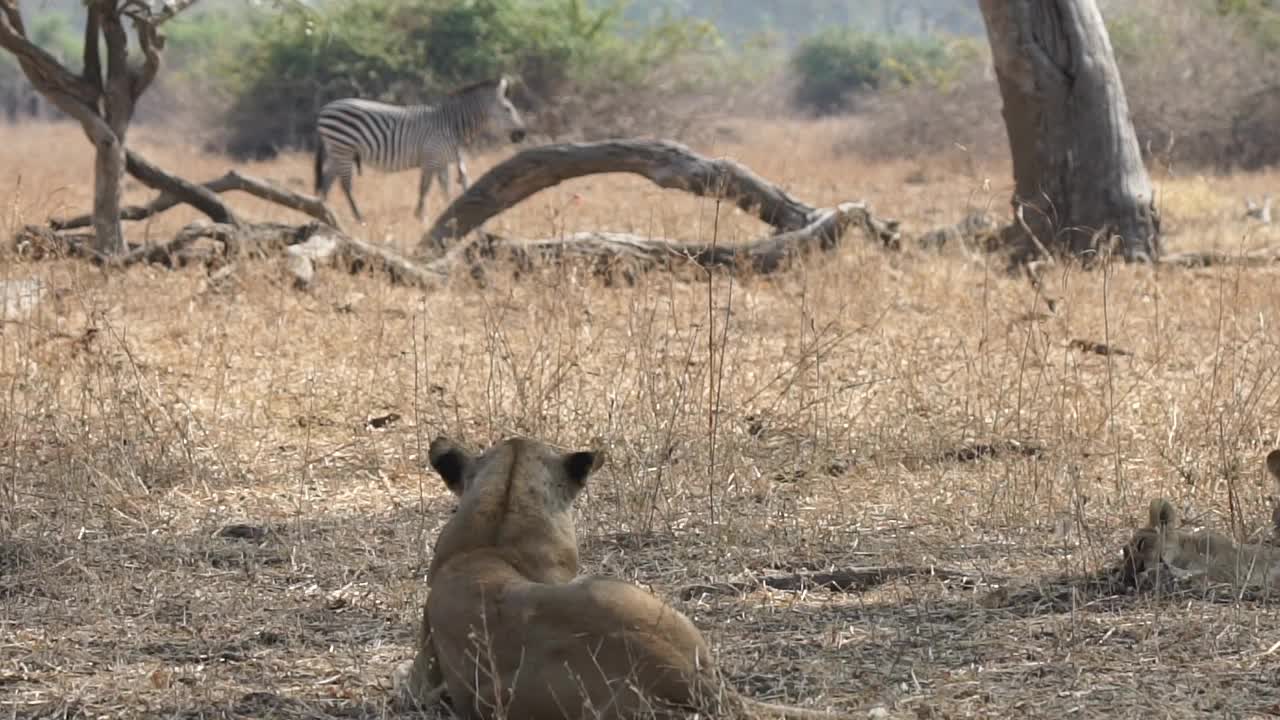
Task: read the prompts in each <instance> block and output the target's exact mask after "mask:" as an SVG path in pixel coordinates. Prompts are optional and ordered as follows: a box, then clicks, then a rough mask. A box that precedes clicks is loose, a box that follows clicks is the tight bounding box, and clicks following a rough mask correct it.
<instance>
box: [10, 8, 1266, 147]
mask: <svg viewBox="0 0 1280 720" xmlns="http://www.w3.org/2000/svg"><path fill="white" fill-rule="evenodd" d="M20 2H21V3H22V4H23V5H24V7H25V8H26V12H27V16H28V19H29V22H28V26H29V30H30V32H31V34H32V36H33V38H35V39H36V40H37V42H39V43H40V44H41V45H42V46H43V47H45V48H46V49H48V50H50V51H51V52H53V53H54V54H55V55H58V56H60V57H62V58H64V59H65V60H66V61H67V62H68V64H69V66H70V67H71V68H72V69H78V68H79V65H80V52H81V51H80V43H81V40H80V33H81V31H82V23H83V8H82V5H81V0H20ZM1100 2H1101V4H1102V9H1103V15H1104V17H1105V19H1106V21H1107V24H1108V27H1109V29H1110V35H1111V41H1112V45H1113V46H1114V48H1115V52H1116V56H1117V60H1118V62H1119V66H1120V72H1121V75H1122V77H1123V79H1124V83H1125V90H1126V93H1127V95H1128V98H1129V104H1130V110H1131V112H1132V117H1133V120H1134V125H1135V129H1136V130H1137V133H1138V137H1139V140H1140V142H1141V143H1142V147H1143V150H1144V152H1145V153H1146V155H1147V158H1148V159H1149V160H1152V161H1158V162H1162V163H1174V164H1180V165H1181V166H1183V167H1212V168H1215V169H1229V168H1244V169H1253V168H1258V167H1262V166H1265V165H1270V164H1275V163H1277V162H1280V123H1277V122H1276V121H1275V118H1277V117H1280V81H1277V80H1276V79H1275V78H1277V77H1280V2H1276V0H1100ZM853 28H857V29H856V30H854V29H853ZM166 33H167V35H168V36H169V42H168V45H167V48H166V54H165V69H164V71H163V72H162V73H161V74H160V77H159V78H158V80H157V82H156V86H155V88H154V89H153V90H152V91H150V92H148V93H147V95H146V96H144V98H143V101H142V103H141V104H140V106H139V108H138V115H137V118H138V121H139V122H144V123H152V124H157V125H158V124H168V125H172V126H175V127H176V128H179V129H180V130H181V132H182V134H183V136H184V137H188V138H194V139H196V140H197V141H198V142H200V143H202V144H205V145H207V146H208V147H210V149H217V150H230V151H231V152H232V153H233V154H234V155H235V156H236V157H238V158H246V157H264V156H269V155H271V154H273V153H275V152H276V151H278V150H279V149H282V148H301V149H309V148H311V147H312V145H313V143H314V140H315V138H314V121H315V113H316V111H317V110H318V109H319V107H320V105H322V104H323V103H325V102H327V101H328V100H331V99H333V98H337V97H343V96H353V95H354V96H361V97H368V98H374V99H379V100H384V101H388V102H395V103H402V104H403V103H412V102H429V101H433V100H435V99H438V98H439V97H440V96H441V95H443V94H444V93H446V92H448V91H449V90H450V89H452V88H454V87H457V86H458V85H461V84H464V83H467V82H471V81H474V80H479V79H482V78H486V77H492V76H494V75H497V74H498V73H500V72H506V73H511V74H514V75H517V76H519V77H520V78H522V80H523V83H522V84H521V85H520V86H518V87H517V88H515V92H514V93H513V94H514V99H515V100H516V103H517V105H518V106H519V107H520V108H521V109H522V110H523V111H525V113H526V115H527V116H528V120H529V121H530V123H531V125H532V128H531V129H532V130H533V131H534V132H535V133H539V134H541V135H543V136H544V137H550V138H560V137H570V138H574V137H576V138H587V139H590V138H599V137H603V136H619V135H629V136H634V135H649V136H662V137H670V138H675V139H679V140H685V141H690V142H696V141H697V140H698V139H699V138H703V137H707V135H706V134H704V133H705V132H706V131H708V130H714V125H713V124H712V123H710V122H707V120H708V118H710V117H714V116H716V115H738V116H752V115H755V116H763V117H776V116H777V115H778V114H780V113H783V112H787V111H794V112H798V113H803V114H808V115H814V114H817V115H831V114H849V115H855V116H857V122H855V123H850V130H849V133H848V136H847V137H846V138H845V139H843V140H842V141H841V143H840V150H842V151H845V152H859V153H864V154H867V155H871V156H881V157H898V158H901V157H913V156H914V157H922V158H925V157H929V156H932V155H936V154H937V153H939V152H951V151H954V150H955V149H957V148H961V149H963V150H964V151H966V152H976V153H984V154H996V155H998V154H1001V153H1006V152H1007V149H1006V148H1005V147H1004V145H1005V136H1004V128H1003V123H1002V119H1001V116H1000V99H999V93H998V90H997V88H996V85H995V79H994V76H993V73H992V72H991V67H990V57H989V51H988V49H987V47H986V37H985V35H984V31H983V27H982V22H981V17H980V15H979V14H978V12H977V6H976V3H973V2H971V0H794V1H791V0H789V2H787V3H784V4H780V3H778V2H776V1H775V0H734V2H726V0H630V1H628V0H312V1H311V2H309V3H306V4H304V3H301V2H296V1H295V0H273V1H272V2H265V3H264V2H261V0H256V1H254V2H250V1H249V0H204V2H201V3H199V4H197V5H196V6H195V7H194V8H193V9H192V10H191V11H188V13H185V14H184V15H183V16H182V17H181V18H179V19H178V20H176V21H174V22H173V23H170V24H169V25H168V26H167V27H166ZM57 115H58V113H57V111H56V110H54V109H52V108H49V107H48V105H47V103H44V102H42V101H41V100H40V99H39V97H38V96H36V95H35V94H34V93H33V92H32V91H31V90H30V88H29V87H28V85H27V83H26V81H25V79H24V78H23V77H22V74H21V72H20V71H19V69H18V68H17V66H16V63H15V62H14V61H13V59H12V58H11V57H9V56H8V54H7V53H0V119H3V118H5V117H8V118H9V119H16V118H21V117H26V116H36V117H56V116H57Z"/></svg>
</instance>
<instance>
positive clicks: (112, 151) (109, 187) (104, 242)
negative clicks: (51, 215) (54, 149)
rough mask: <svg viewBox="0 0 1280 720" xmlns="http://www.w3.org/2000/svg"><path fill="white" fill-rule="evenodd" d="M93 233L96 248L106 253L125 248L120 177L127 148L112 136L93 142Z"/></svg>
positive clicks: (110, 253) (116, 252)
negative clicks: (94, 151) (121, 220)
mask: <svg viewBox="0 0 1280 720" xmlns="http://www.w3.org/2000/svg"><path fill="white" fill-rule="evenodd" d="M94 147H95V149H96V150H97V153H96V155H95V156H94V159H93V232H94V237H95V238H96V241H95V242H94V249H95V250H97V251H98V252H100V253H102V254H103V255H118V254H120V253H123V252H124V251H125V249H126V248H125V242H124V230H123V229H122V228H121V227H120V176H121V175H123V174H124V147H123V146H121V145H120V141H119V139H118V138H116V137H115V136H113V135H107V136H104V137H102V138H100V139H99V140H98V141H97V142H95V143H94Z"/></svg>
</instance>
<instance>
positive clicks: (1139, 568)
mask: <svg viewBox="0 0 1280 720" xmlns="http://www.w3.org/2000/svg"><path fill="white" fill-rule="evenodd" d="M1177 525H1178V510H1177V508H1175V507H1174V506H1173V503H1171V502H1169V501H1168V500H1166V499H1164V498H1156V499H1154V500H1152V501H1151V505H1150V506H1149V507H1148V508H1147V526H1146V527H1143V528H1138V529H1137V530H1136V531H1134V533H1133V537H1132V538H1130V539H1129V543H1128V544H1127V545H1125V546H1124V551H1123V553H1122V554H1123V562H1122V566H1121V569H1122V571H1123V578H1124V581H1125V584H1127V585H1130V586H1133V585H1136V584H1137V580H1138V577H1139V576H1140V575H1142V573H1144V572H1146V571H1148V570H1150V569H1152V568H1154V567H1156V566H1157V565H1159V564H1160V563H1161V562H1162V561H1163V560H1164V553H1165V545H1166V544H1167V543H1168V542H1169V535H1170V533H1172V532H1176V529H1175V528H1176V527H1177Z"/></svg>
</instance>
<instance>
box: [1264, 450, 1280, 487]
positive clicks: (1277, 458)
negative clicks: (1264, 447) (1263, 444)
mask: <svg viewBox="0 0 1280 720" xmlns="http://www.w3.org/2000/svg"><path fill="white" fill-rule="evenodd" d="M1267 470H1268V471H1269V472H1270V473H1271V477H1273V478H1275V479H1276V480H1280V450H1272V451H1271V452H1269V453H1267Z"/></svg>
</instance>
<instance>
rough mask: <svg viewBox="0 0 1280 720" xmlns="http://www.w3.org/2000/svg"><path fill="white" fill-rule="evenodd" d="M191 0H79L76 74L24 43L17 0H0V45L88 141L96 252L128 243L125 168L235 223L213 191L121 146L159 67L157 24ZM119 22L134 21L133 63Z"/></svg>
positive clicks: (122, 248) (118, 250)
mask: <svg viewBox="0 0 1280 720" xmlns="http://www.w3.org/2000/svg"><path fill="white" fill-rule="evenodd" d="M195 2H196V0H169V1H168V2H165V3H163V4H162V5H160V6H159V7H152V6H151V5H150V4H149V3H147V2H144V1H143V0H86V2H85V9H86V17H85V29H84V58H83V67H82V68H81V71H80V72H79V73H75V72H72V71H71V70H69V69H67V68H66V67H65V66H64V65H63V64H62V63H60V62H59V61H58V59H57V58H55V57H54V56H53V55H52V54H50V53H49V52H47V51H45V50H44V49H42V48H40V47H39V46H37V45H35V44H34V43H33V42H31V40H30V39H29V38H28V36H27V30H26V23H25V22H24V20H23V17H22V12H21V10H20V9H19V8H18V2H17V0H0V47H3V48H4V49H5V50H8V51H9V52H10V53H12V54H13V55H14V57H15V58H17V60H18V64H19V65H20V66H21V68H22V71H23V73H24V74H25V75H26V76H27V79H28V80H29V81H30V82H31V84H32V86H33V87H34V88H35V89H36V90H37V91H39V92H40V94H42V95H44V96H45V97H46V98H48V99H49V101H50V102H51V103H53V104H54V105H55V106H56V107H57V108H58V109H60V110H62V111H63V112H64V113H66V114H67V115H69V116H70V117H72V118H73V119H75V120H76V121H77V122H79V123H80V127H81V128H83V129H84V132H85V135H86V136H88V138H89V141H90V142H91V143H93V146H94V151H95V159H94V175H93V179H94V187H93V198H94V199H93V228H94V244H95V249H96V250H97V252H98V253H99V254H101V255H104V256H111V255H119V254H122V253H124V252H125V251H126V249H127V246H126V244H125V239H124V234H123V233H122V231H121V226H120V197H121V178H122V176H123V175H124V173H125V172H126V171H127V172H129V173H130V174H132V175H133V176H135V177H137V178H138V179H139V180H141V181H142V182H143V183H144V184H146V185H148V186H149V187H152V188H155V189H158V190H162V191H164V192H168V193H170V194H171V195H174V196H175V197H178V198H180V199H181V200H182V201H183V202H186V203H188V204H191V205H192V206H194V207H196V208H198V209H200V210H201V211H203V212H205V213H206V214H208V215H209V216H210V217H211V218H212V219H213V220H214V221H215V222H219V223H230V224H235V223H237V222H238V221H237V220H236V218H235V216H234V215H233V214H232V213H231V212H230V211H229V210H227V208H226V206H224V205H223V204H222V203H221V202H219V201H218V200H217V198H216V197H215V196H214V195H213V193H211V192H209V191H207V190H205V189H203V188H199V187H197V186H195V185H192V184H190V183H187V182H185V181H183V180H181V178H176V177H174V176H172V175H170V174H169V173H166V172H164V171H163V170H161V169H160V168H158V167H156V166H154V165H152V164H151V163H149V162H147V161H146V160H145V159H143V158H141V157H139V156H138V155H136V154H135V153H132V152H130V151H129V150H128V149H127V148H126V146H125V143H126V140H127V135H128V131H129V124H130V122H131V121H132V120H133V112H134V108H135V107H136V105H137V102H138V99H139V98H140V97H142V94H143V93H144V92H146V90H147V88H148V87H149V86H150V85H151V82H152V81H153V80H154V79H155V77H156V74H157V73H158V72H159V70H160V55H161V51H162V50H163V48H164V38H163V36H162V35H161V34H160V27H161V26H162V25H163V24H164V23H166V22H168V21H169V20H171V19H173V18H174V17H176V16H177V15H178V14H179V13H181V12H182V11H184V10H186V9H187V8H189V7H190V6H191V5H194V4H195ZM126 23H129V24H131V25H132V26H133V34H134V37H135V38H136V43H137V46H138V49H139V50H140V51H141V54H142V62H141V63H140V64H133V65H131V64H130V63H129V32H128V30H127V29H126V27H125V25H126ZM104 46H105V63H104V57H103V55H104Z"/></svg>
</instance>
